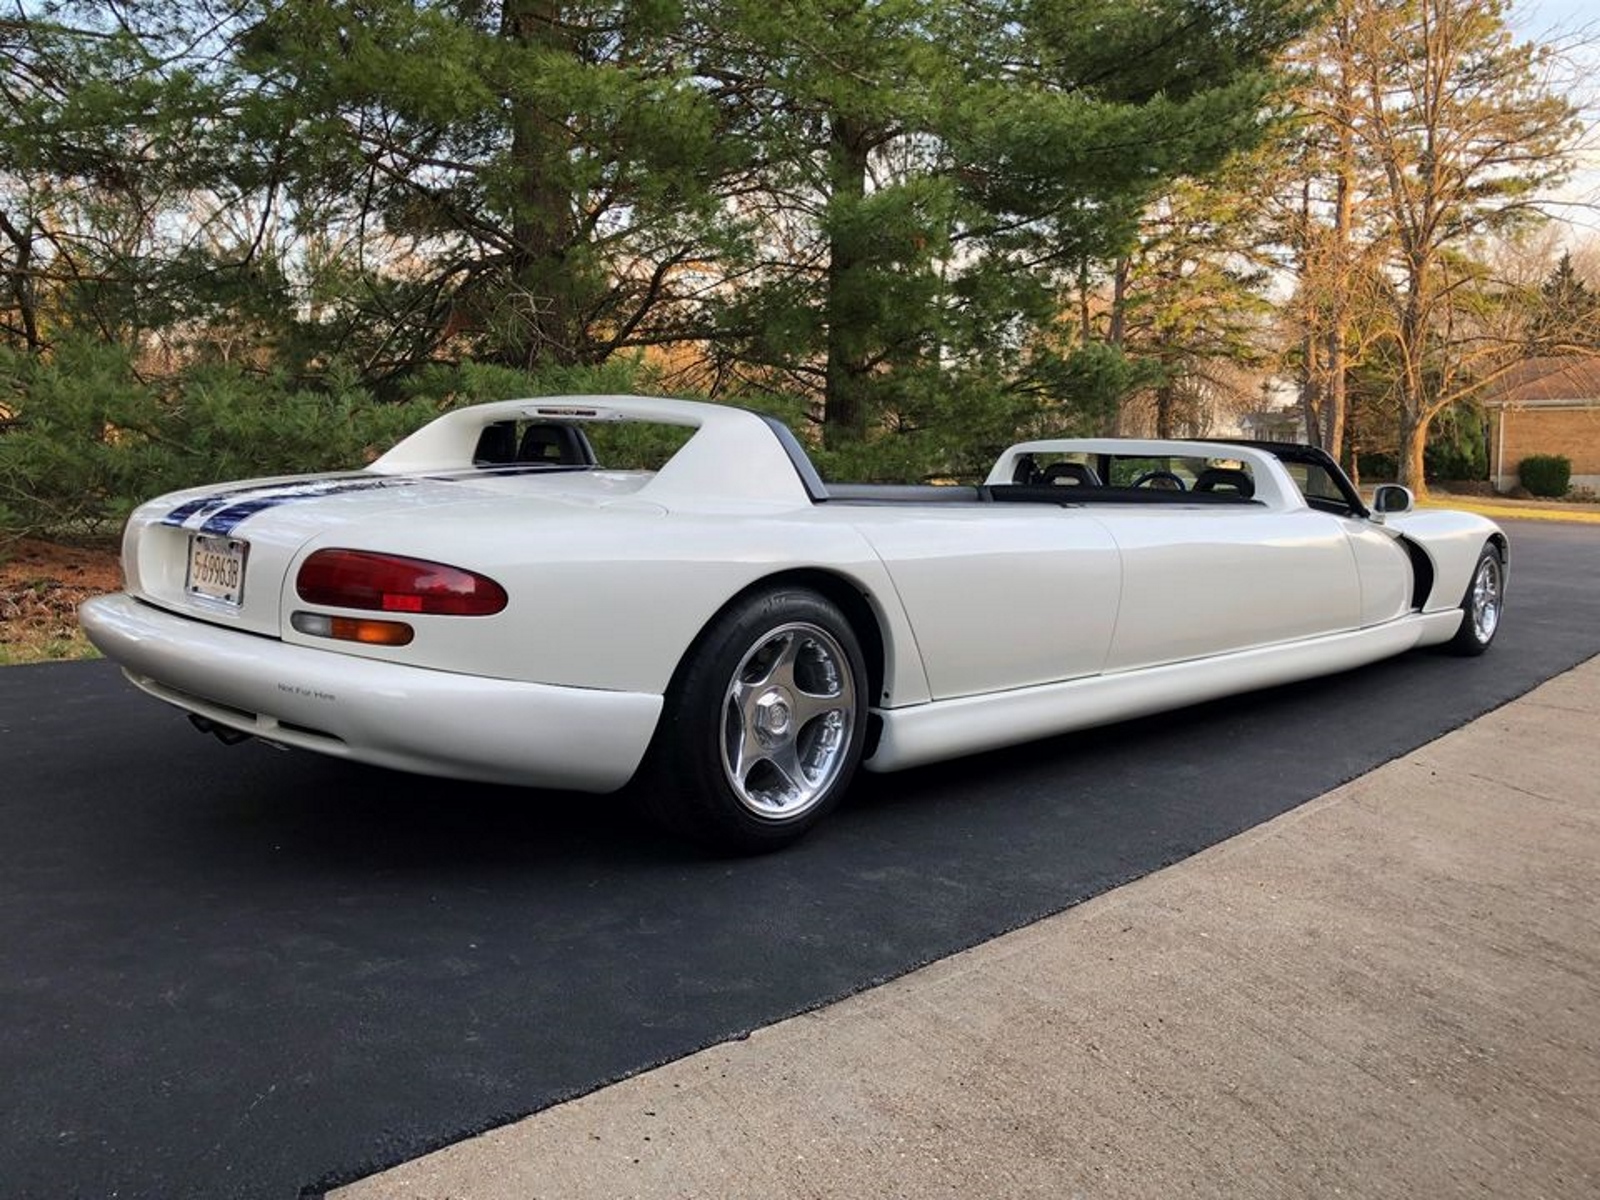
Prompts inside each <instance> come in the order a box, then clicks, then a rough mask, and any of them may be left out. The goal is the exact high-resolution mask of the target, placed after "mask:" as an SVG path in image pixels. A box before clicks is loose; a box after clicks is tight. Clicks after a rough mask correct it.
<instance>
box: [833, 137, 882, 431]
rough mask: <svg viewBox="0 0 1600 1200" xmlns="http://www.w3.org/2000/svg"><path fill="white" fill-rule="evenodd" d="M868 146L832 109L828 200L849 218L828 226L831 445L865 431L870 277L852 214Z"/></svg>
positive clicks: (860, 194)
mask: <svg viewBox="0 0 1600 1200" xmlns="http://www.w3.org/2000/svg"><path fill="white" fill-rule="evenodd" d="M868 147H869V140H868V137H867V131H866V130H865V129H864V128H862V127H861V125H860V124H859V123H858V122H856V121H853V120H851V119H850V118H849V117H846V116H843V115H840V114H835V115H834V118H833V122H832V125H831V127H830V129H829V138H828V169H829V175H830V177H831V178H830V181H831V184H832V187H833V195H832V205H833V207H834V208H835V209H836V210H838V211H842V212H843V213H844V214H845V215H846V217H847V218H848V219H847V220H845V221H844V222H840V221H838V220H837V219H835V220H833V221H831V222H829V226H828V279H827V298H826V301H825V303H826V305H827V310H826V313H825V319H826V321H827V326H828V362H827V378H826V383H825V384H824V389H823V398H824V402H823V413H822V442H823V445H824V446H827V447H829V448H830V449H836V448H838V447H839V446H842V445H846V444H848V443H850V442H859V441H861V440H862V439H863V438H865V437H866V433H867V408H868V399H869V397H868V392H869V384H870V382H871V375H872V367H871V359H870V354H869V347H870V339H871V336H872V318H871V309H872V303H873V297H872V295H871V289H872V278H871V265H870V262H869V261H868V257H867V255H866V253H865V250H864V247H862V246H861V244H860V234H859V232H858V229H859V227H858V225H857V223H856V219H855V218H856V213H857V211H858V210H859V209H860V206H861V202H862V200H863V199H865V197H866V194H867V156H868Z"/></svg>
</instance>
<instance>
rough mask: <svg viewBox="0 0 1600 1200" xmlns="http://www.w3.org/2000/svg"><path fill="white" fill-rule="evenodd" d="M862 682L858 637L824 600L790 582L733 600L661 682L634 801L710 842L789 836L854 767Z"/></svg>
mask: <svg viewBox="0 0 1600 1200" xmlns="http://www.w3.org/2000/svg"><path fill="white" fill-rule="evenodd" d="M866 688H867V672H866V667H865V663H864V661H863V659H862V654H861V648H860V644H859V642H858V640H857V638H856V635H855V632H854V630H852V629H851V627H850V623H849V621H847V620H846V619H845V617H844V614H843V613H841V612H840V611H839V609H838V608H837V607H836V606H835V605H834V604H833V603H832V602H831V601H829V600H827V599H826V598H825V597H823V596H821V595H818V594H817V593H815V592H812V591H809V590H806V589H799V588H779V589H773V590H770V591H766V592H761V593H757V594H755V595H752V596H749V597H747V598H745V599H743V600H741V601H740V602H738V603H737V604H735V605H733V606H732V607H731V608H729V609H728V610H727V611H726V612H724V613H723V614H721V615H720V616H719V617H718V618H717V619H716V620H715V621H713V622H712V623H711V625H710V627H709V628H708V629H707V630H706V631H705V633H704V634H703V635H702V636H701V638H700V639H699V640H698V641H697V642H696V643H695V645H694V647H693V648H692V649H691V650H690V655H689V658H688V659H687V660H686V661H685V663H684V665H683V666H682V667H681V668H680V669H679V672H678V676H677V677H676V678H675V679H674V680H673V684H672V686H671V688H670V689H669V691H668V694H667V702H666V708H665V710H664V711H663V713H662V718H661V726H660V728H659V729H658V730H657V731H656V738H655V741H654V743H653V744H652V746H651V751H650V757H649V760H648V762H647V765H646V770H645V771H644V772H643V774H642V777H641V780H640V786H641V788H642V798H643V799H644V801H645V805H646V807H647V808H648V809H649V810H650V812H651V813H652V815H654V816H655V817H656V818H657V819H658V820H659V821H661V822H662V823H664V824H666V825H667V826H668V827H670V828H671V829H673V830H674V831H676V832H678V833H681V834H683V835H685V836H687V837H689V838H691V839H692V840H694V841H697V842H700V843H701V844H703V845H707V846H710V847H712V848H714V849H718V850H722V851H730V852H738V853H756V852H760V851H764V850H774V849H777V848H778V847H780V846H786V845H788V844H790V843H791V842H794V841H795V840H797V839H798V838H799V837H800V836H801V835H802V834H804V833H805V832H806V831H807V830H809V829H810V828H811V827H812V826H813V825H815V824H816V823H817V822H818V821H819V820H821V819H822V817H823V816H824V815H825V814H826V813H827V812H828V810H829V809H831V808H832V807H833V806H834V805H835V804H836V803H838V800H839V798H840V797H841V796H842V795H843V794H844V791H845V789H846V788H847V787H848V786H849V784H850V779H851V777H852V776H853V775H854V774H855V769H856V765H857V764H858V763H859V762H860V761H861V751H862V742H863V740H864V737H865V732H866V719H867V706H868V697H867V695H866Z"/></svg>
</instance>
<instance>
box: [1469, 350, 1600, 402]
mask: <svg viewBox="0 0 1600 1200" xmlns="http://www.w3.org/2000/svg"><path fill="white" fill-rule="evenodd" d="M1484 399H1485V400H1486V401H1488V402H1489V403H1490V404H1538V403H1540V402H1548V401H1553V400H1567V401H1573V400H1587V401H1590V402H1592V403H1600V358H1589V357H1587V356H1577V355H1573V356H1565V357H1560V358H1555V357H1549V358H1525V359H1523V360H1522V361H1521V362H1519V363H1517V364H1516V366H1514V367H1512V368H1511V369H1510V370H1509V371H1507V372H1506V373H1505V374H1504V375H1502V376H1501V377H1500V378H1499V379H1497V380H1495V381H1494V382H1493V383H1492V384H1490V385H1489V387H1488V389H1487V390H1486V392H1485V394H1484Z"/></svg>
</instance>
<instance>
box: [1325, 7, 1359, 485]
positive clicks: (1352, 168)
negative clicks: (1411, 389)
mask: <svg viewBox="0 0 1600 1200" xmlns="http://www.w3.org/2000/svg"><path fill="white" fill-rule="evenodd" d="M1351 37H1352V32H1351V29H1350V20H1349V16H1348V15H1346V16H1345V17H1343V18H1342V20H1341V27H1340V41H1341V43H1342V44H1344V45H1348V44H1349V42H1350V39H1351ZM1338 59H1339V63H1338V70H1339V82H1338V91H1337V93H1336V99H1335V103H1336V104H1337V105H1338V119H1337V121H1336V122H1335V137H1336V148H1335V158H1334V170H1335V172H1336V175H1337V178H1336V180H1335V183H1334V205H1333V268H1334V286H1333V304H1332V312H1330V313H1329V314H1328V364H1327V376H1326V379H1327V386H1326V388H1325V390H1324V393H1323V409H1324V418H1323V438H1322V448H1323V449H1324V450H1326V451H1327V452H1328V453H1329V454H1331V455H1333V457H1334V458H1335V459H1338V458H1340V457H1341V456H1342V455H1343V453H1344V426H1345V394H1346V393H1345V339H1346V338H1347V337H1348V336H1349V333H1350V283H1351V280H1350V276H1351V269H1350V268H1351V263H1350V257H1351V255H1350V243H1351V239H1352V234H1353V228H1354V203H1355V201H1354V197H1355V186H1356V148H1355V129H1354V122H1355V120H1356V95H1355V81H1354V79H1353V77H1352V70H1353V64H1352V62H1351V58H1350V55H1349V54H1348V53H1346V54H1340V55H1339V56H1338Z"/></svg>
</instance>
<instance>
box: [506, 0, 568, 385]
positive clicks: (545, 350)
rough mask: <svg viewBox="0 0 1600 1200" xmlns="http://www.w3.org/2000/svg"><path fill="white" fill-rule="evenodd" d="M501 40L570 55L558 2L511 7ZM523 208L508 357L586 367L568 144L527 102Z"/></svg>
mask: <svg viewBox="0 0 1600 1200" xmlns="http://www.w3.org/2000/svg"><path fill="white" fill-rule="evenodd" d="M501 13H502V15H501V26H500V29H501V36H502V37H504V38H505V39H506V40H508V41H511V42H513V43H515V44H516V45H518V46H524V47H545V48H549V49H556V50H562V51H568V52H570V50H571V47H570V46H569V45H568V44H567V38H566V35H565V34H564V33H562V32H561V25H560V22H559V17H560V6H559V5H558V4H556V3H554V2H553V0H505V3H504V5H503V7H502V10H501ZM508 102H509V103H510V104H511V105H512V110H511V162H512V164H513V166H514V168H515V181H514V185H513V190H514V203H515V209H514V212H513V214H512V221H511V240H512V245H513V249H512V253H511V294H510V295H507V296H505V297H503V298H502V306H503V310H502V312H501V314H500V316H499V320H498V322H497V324H498V325H499V326H500V328H501V329H502V330H503V332H502V334H501V353H502V357H504V358H505V359H506V360H507V361H509V362H511V363H514V364H516V365H518V366H522V367H532V366H533V365H534V364H536V363H539V362H555V363H563V364H572V363H577V362H581V361H583V360H584V351H585V346H584V341H585V338H584V331H583V330H582V329H581V328H580V322H579V320H578V315H577V312H576V309H575V305H574V303H573V289H574V285H575V283H576V280H574V279H573V278H572V270H573V265H572V264H571V263H570V262H569V261H568V251H569V250H570V249H571V248H572V245H573V243H574V241H575V240H576V239H577V236H578V235H577V225H576V219H575V217H574V215H573V211H572V197H571V196H570V195H569V194H568V192H567V189H566V187H565V185H564V183H563V180H564V178H565V175H566V172H565V171H564V170H563V169H562V163H563V160H564V159H565V156H566V153H567V139H566V135H565V131H564V130H563V129H562V127H561V126H560V124H559V123H558V122H555V121H551V120H549V119H548V118H547V117H546V116H545V115H544V114H543V113H540V112H538V111H537V110H536V109H534V108H533V106H532V105H531V104H530V103H529V102H528V101H527V100H526V99H512V100H510V101H508Z"/></svg>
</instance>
